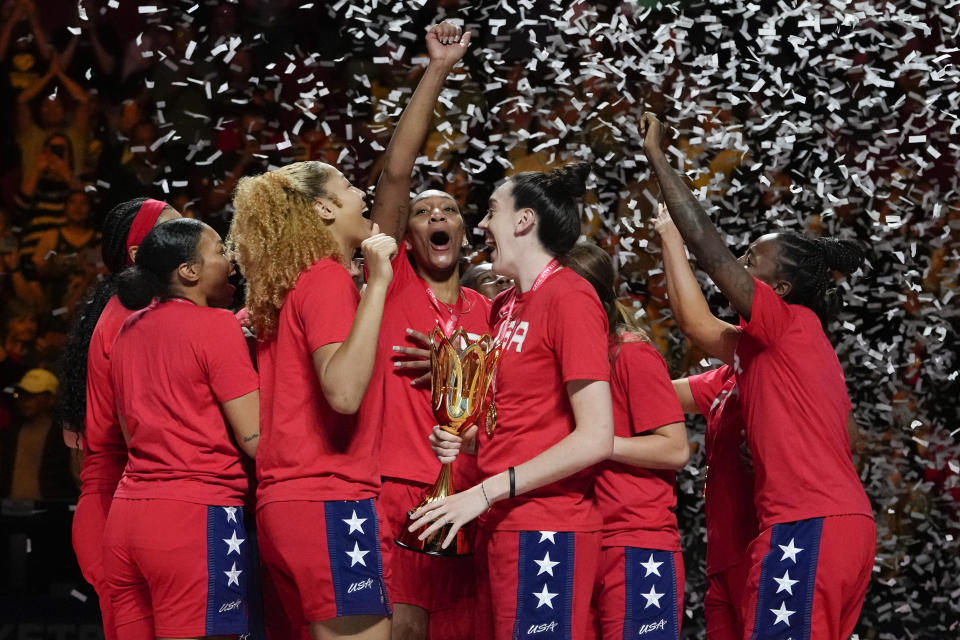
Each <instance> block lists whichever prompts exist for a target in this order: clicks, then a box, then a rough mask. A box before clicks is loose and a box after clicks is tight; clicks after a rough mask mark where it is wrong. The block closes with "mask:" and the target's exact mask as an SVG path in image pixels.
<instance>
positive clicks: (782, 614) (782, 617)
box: [770, 602, 796, 627]
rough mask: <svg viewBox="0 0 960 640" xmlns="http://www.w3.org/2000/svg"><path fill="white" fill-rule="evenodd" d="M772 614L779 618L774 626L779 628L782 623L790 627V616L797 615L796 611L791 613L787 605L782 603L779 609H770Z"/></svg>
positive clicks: (774, 622)
mask: <svg viewBox="0 0 960 640" xmlns="http://www.w3.org/2000/svg"><path fill="white" fill-rule="evenodd" d="M770 613H772V614H773V615H775V616H777V619H776V620H774V621H773V626H777V625H778V624H780V623H781V622H785V623H786V624H787V626H788V627H789V626H790V616H792V615H793V614H795V613H796V611H790V610H789V609H787V603H786V602H781V603H780V608H779V609H770Z"/></svg>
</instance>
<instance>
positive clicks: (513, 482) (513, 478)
mask: <svg viewBox="0 0 960 640" xmlns="http://www.w3.org/2000/svg"><path fill="white" fill-rule="evenodd" d="M507 471H508V472H509V474H510V497H511V498H513V497H514V496H516V495H517V472H516V471H514V470H513V467H510V468H509V469H507Z"/></svg>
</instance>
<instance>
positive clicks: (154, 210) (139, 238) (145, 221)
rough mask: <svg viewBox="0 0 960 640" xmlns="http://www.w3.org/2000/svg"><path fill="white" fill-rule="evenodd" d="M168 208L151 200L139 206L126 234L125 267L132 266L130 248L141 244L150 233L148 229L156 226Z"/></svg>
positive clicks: (158, 201)
mask: <svg viewBox="0 0 960 640" xmlns="http://www.w3.org/2000/svg"><path fill="white" fill-rule="evenodd" d="M169 206H170V205H168V204H167V203H166V202H161V201H160V200H154V199H153V198H150V199H148V200H146V201H145V202H144V203H143V204H142V205H140V209H139V210H137V216H136V217H135V218H134V219H133V222H132V223H131V224H130V231H128V232H127V266H130V265H131V264H133V260H131V259H130V247H137V246H139V245H140V243H141V242H143V239H144V238H146V237H147V234H148V233H150V229H153V226H154V225H155V224H157V218H159V217H160V214H161V213H163V210H164V209H166V208H167V207H169Z"/></svg>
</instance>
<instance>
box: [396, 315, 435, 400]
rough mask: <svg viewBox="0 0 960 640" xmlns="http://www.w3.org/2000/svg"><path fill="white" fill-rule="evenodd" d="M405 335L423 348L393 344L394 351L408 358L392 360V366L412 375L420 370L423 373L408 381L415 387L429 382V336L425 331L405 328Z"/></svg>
mask: <svg viewBox="0 0 960 640" xmlns="http://www.w3.org/2000/svg"><path fill="white" fill-rule="evenodd" d="M407 336H408V337H409V338H410V339H411V340H415V341H416V342H419V343H420V344H422V345H423V348H418V347H408V346H405V345H401V344H397V345H394V346H393V350H394V352H396V353H399V354H403V355H405V356H409V358H408V359H405V360H394V361H393V366H394V368H395V369H399V370H401V371H402V372H404V373H405V372H407V371H409V372H410V373H412V374H413V375H417V374H418V373H420V372H421V371H422V372H423V373H422V374H421V375H420V376H419V377H418V378H416V379H414V380H413V381H412V382H411V383H410V386H411V387H416V386H419V385H422V384H425V383H428V382H430V336H428V335H426V334H425V333H420V332H419V331H417V330H416V329H407Z"/></svg>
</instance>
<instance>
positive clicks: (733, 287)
mask: <svg viewBox="0 0 960 640" xmlns="http://www.w3.org/2000/svg"><path fill="white" fill-rule="evenodd" d="M640 133H641V134H643V136H644V139H643V150H644V151H645V152H646V154H647V159H648V160H649V161H650V165H651V166H652V167H653V170H654V172H655V173H656V174H657V180H658V181H659V183H660V194H661V198H662V199H663V201H664V202H665V203H666V205H667V209H669V210H670V217H671V218H673V222H674V224H676V225H677V229H679V230H680V234H681V235H682V236H683V239H684V241H686V243H687V246H688V247H689V248H690V251H691V252H692V253H693V255H695V256H696V257H697V262H698V264H699V265H700V267H701V268H702V269H703V270H704V271H706V272H707V273H708V274H709V275H710V277H711V278H712V279H713V281H714V282H715V283H716V284H717V286H718V287H719V288H720V291H721V292H723V295H725V296H726V297H727V300H729V301H730V304H732V305H733V307H734V309H736V310H737V311H738V312H739V313H740V315H741V316H743V317H744V319H746V320H749V319H750V311H751V307H752V305H753V277H751V276H750V274H749V273H747V271H746V270H745V269H744V268H743V265H741V264H740V263H739V262H737V258H736V257H735V256H734V255H733V253H731V251H730V249H728V248H727V244H726V242H724V240H723V238H722V237H721V236H720V232H719V230H717V227H716V226H715V225H714V224H713V222H712V221H711V220H710V218H709V217H708V216H707V214H706V212H705V211H704V210H703V207H701V206H700V203H699V202H698V201H697V198H696V197H695V196H694V195H693V192H692V191H691V190H690V187H688V186H687V184H686V183H685V182H684V181H683V178H682V177H681V176H680V174H678V173H677V172H676V171H675V170H674V168H673V167H672V166H670V163H669V162H668V161H667V158H666V155H665V154H664V152H663V148H662V144H663V137H664V132H663V125H662V124H660V121H659V120H657V118H656V116H654V115H653V114H652V113H645V114H643V117H642V118H641V119H640Z"/></svg>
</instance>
